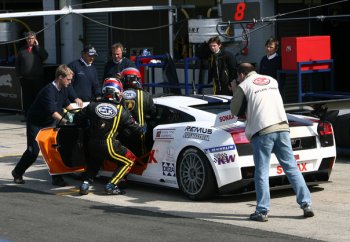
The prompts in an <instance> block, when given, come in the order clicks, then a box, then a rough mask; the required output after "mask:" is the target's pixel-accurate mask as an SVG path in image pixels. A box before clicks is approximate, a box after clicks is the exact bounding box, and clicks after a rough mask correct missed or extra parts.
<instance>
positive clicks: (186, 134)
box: [183, 132, 209, 141]
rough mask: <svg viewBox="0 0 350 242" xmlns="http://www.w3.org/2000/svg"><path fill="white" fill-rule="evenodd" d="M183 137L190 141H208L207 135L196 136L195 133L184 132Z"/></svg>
mask: <svg viewBox="0 0 350 242" xmlns="http://www.w3.org/2000/svg"><path fill="white" fill-rule="evenodd" d="M183 137H184V138H190V139H200V140H205V141H209V135H206V134H196V133H190V132H185V134H184V136H183Z"/></svg>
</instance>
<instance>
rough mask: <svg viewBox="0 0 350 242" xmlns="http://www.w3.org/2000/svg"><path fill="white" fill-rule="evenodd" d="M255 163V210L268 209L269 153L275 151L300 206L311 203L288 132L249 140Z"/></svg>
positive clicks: (265, 211) (264, 210) (262, 210)
mask: <svg viewBox="0 0 350 242" xmlns="http://www.w3.org/2000/svg"><path fill="white" fill-rule="evenodd" d="M251 143H252V146H253V157H254V164H255V173H254V180H255V190H256V200H257V205H256V211H257V212H263V213H267V212H268V211H269V209H270V187H269V170H270V158H271V153H272V152H273V153H275V155H276V157H277V159H278V161H279V163H280V164H281V166H282V168H283V171H284V173H285V174H286V175H287V177H288V180H289V182H290V184H291V185H292V187H293V190H294V192H295V193H296V200H297V203H298V204H299V205H300V207H303V206H304V205H305V204H309V205H311V195H310V191H309V189H308V187H307V186H306V183H305V180H304V177H303V175H302V174H301V172H300V171H299V168H298V166H297V163H296V161H295V158H294V154H293V150H292V146H291V140H290V136H289V132H286V131H283V132H282V131H281V132H274V133H270V134H265V135H261V136H256V137H254V138H253V139H252V140H251Z"/></svg>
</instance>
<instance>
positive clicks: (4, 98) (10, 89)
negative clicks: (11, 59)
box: [0, 66, 23, 111]
mask: <svg viewBox="0 0 350 242" xmlns="http://www.w3.org/2000/svg"><path fill="white" fill-rule="evenodd" d="M0 109H7V110H18V111H22V110H23V108H22V89H21V85H20V82H19V80H18V78H17V75H16V71H15V67H11V66H0Z"/></svg>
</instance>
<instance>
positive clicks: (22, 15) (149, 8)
mask: <svg viewBox="0 0 350 242" xmlns="http://www.w3.org/2000/svg"><path fill="white" fill-rule="evenodd" d="M173 9H176V6H166V5H164V6H135V7H110V8H83V9H73V8H71V7H70V6H69V7H67V8H63V9H60V10H46V11H33V12H15V13H0V19H2V18H25V17H38V16H49V15H66V14H70V13H77V14H83V13H107V12H130V11H156V10H173Z"/></svg>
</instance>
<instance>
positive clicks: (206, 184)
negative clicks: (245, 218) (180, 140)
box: [176, 147, 217, 200]
mask: <svg viewBox="0 0 350 242" xmlns="http://www.w3.org/2000/svg"><path fill="white" fill-rule="evenodd" d="M176 174H177V182H178V184H179V188H180V189H181V191H183V192H184V193H185V195H186V196H187V197H189V198H190V199H192V200H204V199H209V198H212V197H213V196H214V195H215V194H216V192H217V185H216V180H215V179H214V178H215V177H214V173H213V170H212V168H211V166H210V164H209V160H208V158H207V157H206V156H205V155H204V154H203V153H202V152H201V151H200V150H198V149H196V148H193V147H191V148H187V149H185V150H184V151H183V152H182V153H181V154H180V156H179V159H178V162H177V165H176Z"/></svg>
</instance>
